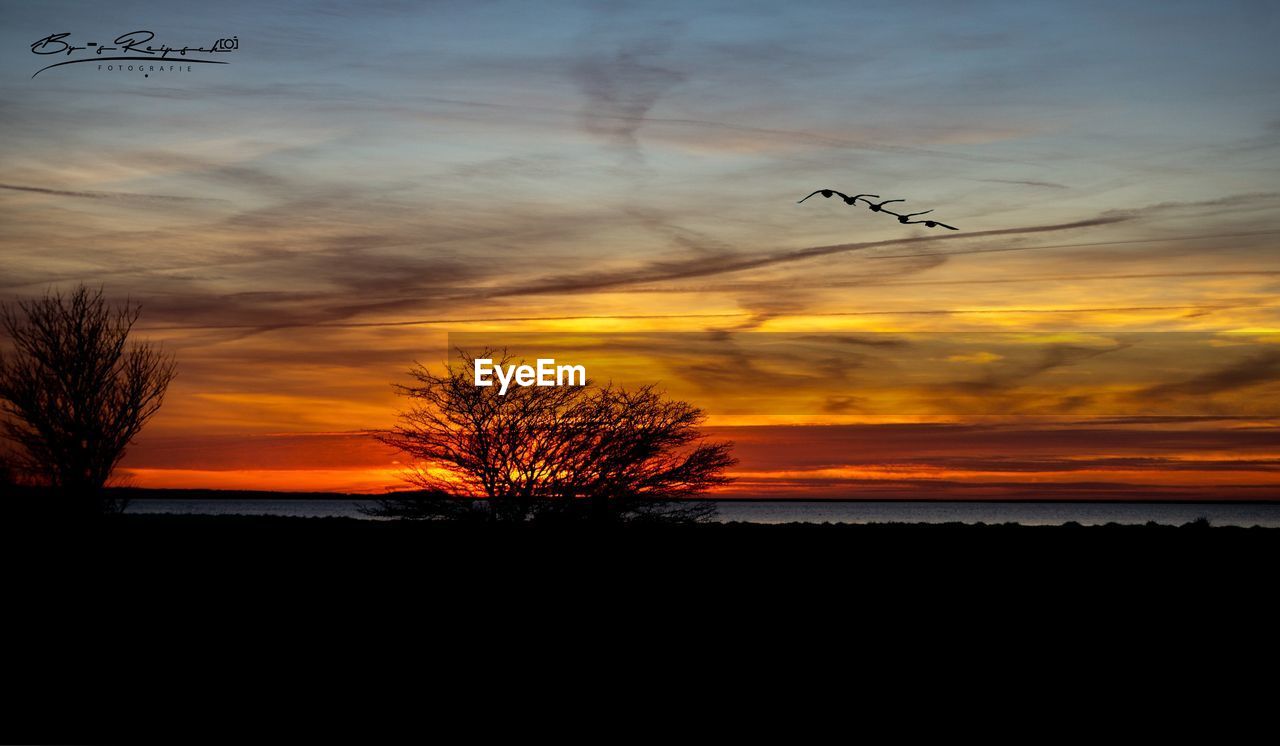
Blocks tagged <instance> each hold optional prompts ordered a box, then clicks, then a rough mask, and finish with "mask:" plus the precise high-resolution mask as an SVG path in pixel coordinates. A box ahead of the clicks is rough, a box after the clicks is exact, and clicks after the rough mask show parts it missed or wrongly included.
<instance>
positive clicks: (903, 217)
mask: <svg viewBox="0 0 1280 746" xmlns="http://www.w3.org/2000/svg"><path fill="white" fill-rule="evenodd" d="M885 212H889V211H888V210H885ZM931 212H933V210H925V211H924V212H909V213H907V214H906V215H898V213H896V212H894V213H890V214H891V215H898V222H899V223H904V224H905V223H910V222H912V221H910V220H907V218H914V217H915V216H917V215H927V214H929V213H931ZM915 222H917V223H919V222H921V221H919V220H917V221H915Z"/></svg>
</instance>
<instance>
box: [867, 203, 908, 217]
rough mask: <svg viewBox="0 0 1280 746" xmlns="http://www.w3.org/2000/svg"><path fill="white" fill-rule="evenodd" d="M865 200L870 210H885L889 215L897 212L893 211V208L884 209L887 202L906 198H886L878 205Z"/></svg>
mask: <svg viewBox="0 0 1280 746" xmlns="http://www.w3.org/2000/svg"><path fill="white" fill-rule="evenodd" d="M866 202H867V207H870V208H871V211H872V212H887V213H889V214H890V215H897V214H898V213H896V212H894V211H893V210H886V209H884V206H885V205H887V204H889V203H890V202H906V200H905V199H887V200H885V201H884V202H881V203H880V204H878V205H877V204H873V203H872V202H871V201H870V200H866Z"/></svg>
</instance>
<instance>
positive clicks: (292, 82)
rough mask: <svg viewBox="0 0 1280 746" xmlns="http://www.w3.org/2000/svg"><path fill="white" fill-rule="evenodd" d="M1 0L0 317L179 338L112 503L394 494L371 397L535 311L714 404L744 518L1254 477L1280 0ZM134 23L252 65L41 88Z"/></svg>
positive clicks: (1259, 479)
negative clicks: (65, 309) (119, 308)
mask: <svg viewBox="0 0 1280 746" xmlns="http://www.w3.org/2000/svg"><path fill="white" fill-rule="evenodd" d="M2 7H3V17H4V19H5V23H4V24H3V26H2V27H0V98H2V99H3V100H2V101H0V164H2V165H0V259H2V261H0V267H3V271H2V272H0V300H4V301H12V300H15V299H18V298H22V297H30V296H33V295H39V294H41V293H43V292H45V290H47V289H49V288H65V287H70V286H72V285H74V284H76V283H78V282H87V283H90V284H93V285H99V284H101V285H102V286H103V287H104V288H105V290H106V292H107V293H108V295H110V296H111V297H112V298H117V299H123V298H125V297H126V296H128V297H131V298H133V299H135V300H137V301H140V302H141V303H142V306H143V316H142V319H141V321H140V322H139V325H138V327H137V328H138V332H137V333H138V334H139V336H144V337H146V338H149V339H152V340H156V341H160V342H162V343H163V345H164V347H165V348H166V349H167V350H169V351H172V352H173V353H174V354H175V355H176V356H177V359H178V365H179V374H178V378H177V379H176V380H175V382H174V383H173V385H172V386H171V387H170V390H169V393H168V396H167V399H166V403H165V406H164V408H163V409H162V410H161V412H160V414H159V415H158V416H157V417H156V418H155V419H154V420H153V421H152V423H151V424H150V425H149V426H148V428H147V429H146V430H145V431H144V432H143V434H142V436H141V437H140V439H139V441H138V443H137V444H136V445H135V446H134V447H133V448H132V449H131V451H130V454H129V456H128V457H127V458H126V460H125V462H124V466H125V469H123V470H122V473H121V478H122V480H123V481H124V482H127V483H132V484H137V485H140V486H166V487H168V486H182V487H219V488H246V489H300V490H312V489H322V490H344V491H380V490H382V489H384V488H386V487H389V486H394V485H397V484H398V480H397V476H396V475H397V472H398V469H399V468H400V466H401V465H400V464H398V463H397V461H396V456H395V455H394V454H391V453H388V452H387V451H386V450H385V449H384V448H383V447H382V446H379V445H377V444H376V443H373V442H372V441H370V440H369V438H368V437H367V436H365V435H364V434H362V431H364V430H367V429H371V428H385V427H388V426H390V425H391V424H392V423H393V422H394V419H395V415H396V412H397V410H398V409H399V408H400V407H401V406H402V402H401V401H398V400H397V397H396V396H395V394H394V392H393V390H392V388H391V384H392V383H393V382H405V381H406V371H407V369H408V368H409V367H410V366H411V365H412V364H413V363H414V361H420V362H422V363H424V364H433V365H435V364H439V363H441V362H442V361H443V360H444V359H445V358H446V355H447V352H446V351H447V348H448V343H449V336H448V335H450V334H454V335H459V334H467V333H481V334H482V335H491V336H492V338H494V339H499V340H501V339H503V338H504V335H507V334H514V333H517V332H519V333H527V332H541V333H543V334H552V335H561V337H562V338H570V337H572V336H573V335H588V334H589V335H590V339H591V340H594V341H593V342H592V344H593V345H595V348H594V349H595V350H596V353H594V354H596V355H597V359H598V360H599V362H598V363H597V364H596V366H595V367H592V368H591V369H590V372H591V374H592V376H593V378H597V379H611V378H612V379H615V380H627V381H634V382H641V381H643V380H644V379H645V378H646V376H648V378H649V379H651V380H654V381H659V382H661V383H663V384H664V385H667V386H668V387H669V389H670V390H671V391H672V392H673V394H679V395H680V396H681V398H685V399H688V400H690V401H692V402H693V403H694V404H697V405H699V406H701V407H703V408H704V409H706V410H707V411H708V412H709V413H710V414H711V420H710V425H711V432H712V434H713V435H714V436H716V437H723V438H728V439H732V440H734V441H735V442H736V443H737V444H738V445H737V448H736V451H735V453H736V455H737V456H738V457H739V458H740V459H741V463H740V464H739V466H738V467H737V469H736V471H735V476H737V477H738V481H737V482H736V483H735V484H734V485H733V486H732V487H730V488H728V490H727V491H726V494H728V495H732V496H740V497H798V498H803V497H809V498H831V497H875V498H881V497H884V498H890V497H915V498H935V499H950V498H1015V497H1052V498H1062V499H1070V498H1107V499H1186V498H1229V499H1277V498H1280V427H1278V426H1280V418H1278V417H1280V411H1277V409H1278V408H1280V404H1278V403H1277V402H1280V346H1277V343H1280V337H1276V336H1275V332H1276V331H1280V301H1277V294H1278V291H1280V261H1277V259H1280V98H1278V97H1277V91H1280V55H1278V54H1277V52H1276V41H1275V40H1276V39H1277V38H1280V6H1277V5H1276V4H1275V3H1269V2H1208V1H1207V0H1205V1H1201V2H1134V3H1106V2H1061V3H1058V2H1033V1H1028V2H1017V3H1015V2H989V3H984V2H965V3H957V2H941V1H939V2H911V1H909V0H907V1H902V2H893V3H869V2H848V1H847V0H846V1H844V2H838V3H837V2H805V3H779V2H771V3H751V2H742V1H735V2H732V3H729V2H725V3H715V2H700V1H697V0H685V1H684V2H672V3H660V2H653V3H643V4H641V3H618V2H602V3H589V2H580V3H561V2H555V3H552V2H547V3H517V2H480V1H475V0H472V1H470V2H457V3H454V2H432V3H417V2H390V1H388V2H364V3H354V2H352V3H341V2H293V3H284V2H281V3H263V2H253V3H248V2H243V3H242V2H226V3H216V4H210V3H194V2H173V1H171V2H165V3H158V4H156V3H145V4H144V3H130V2H112V3H68V2H41V3H20V2H13V1H10V0H4V2H3V3H2ZM139 29H148V30H151V31H154V32H155V33H156V37H157V40H163V41H165V42H167V43H169V44H170V45H171V46H181V45H184V44H187V45H190V46H193V47H194V46H199V45H202V44H204V45H207V44H209V43H212V42H213V41H214V40H216V39H219V38H224V37H233V36H234V37H236V38H238V40H239V43H240V49H239V50H237V51H235V52H234V53H230V54H227V55H224V56H223V57H222V59H226V60H227V61H229V63H230V64H226V65H195V66H194V69H193V70H192V71H191V72H165V73H157V74H152V75H151V76H150V77H148V78H142V76H141V75H140V74H138V73H136V72H132V73H131V72H124V71H112V72H109V71H106V70H98V69H96V67H97V66H96V64H90V63H86V64H73V65H66V66H63V67H59V68H54V69H50V70H46V71H44V72H42V73H40V74H39V75H38V76H36V77H34V78H32V74H33V73H35V72H36V71H37V70H38V69H39V68H41V67H43V66H44V65H45V64H48V63H49V60H48V58H45V57H42V56H38V55H35V54H33V53H32V51H31V46H32V44H33V43H34V42H37V41H38V40H40V39H42V38H44V37H47V36H48V35H50V34H53V33H62V32H70V33H71V38H73V39H75V40H76V41H78V42H81V43H82V42H84V41H100V42H107V41H110V40H111V39H113V38H115V37H116V36H118V35H119V34H123V33H126V32H129V31H135V30H139ZM821 187H831V188H835V189H840V190H842V191H845V192H847V193H849V194H854V193H860V192H869V193H875V194H879V195H881V196H882V197H883V198H885V199H889V198H907V199H908V200H909V201H908V202H907V203H905V205H900V206H902V207H905V208H910V209H911V210H912V211H916V210H927V209H930V208H932V209H934V210H935V212H934V213H931V214H930V217H936V218H937V219H938V220H941V221H944V222H948V223H951V224H953V225H956V226H958V227H959V228H961V230H960V231H958V232H950V231H945V230H942V229H928V228H925V227H923V226H919V225H900V224H898V223H897V222H896V221H895V220H893V219H892V218H889V217H887V216H884V215H876V214H873V213H871V212H870V211H868V210H866V209H865V208H862V207H858V208H856V209H854V208H850V207H846V206H845V205H843V204H842V203H840V202H838V201H832V200H823V199H821V198H820V197H818V198H814V199H810V200H808V201H807V202H805V203H804V204H800V205H797V204H796V201H797V200H798V199H800V198H801V197H803V196H804V195H806V194H808V193H809V192H811V191H813V190H814V189H817V188H821ZM704 332H711V333H712V334H711V335H710V336H709V337H708V335H705V334H692V333H704ZM780 332H785V333H787V334H786V335H782V336H775V335H767V334H766V333H780ZM684 333H690V334H686V335H684V336H682V334H684ZM615 334H616V335H619V336H609V335H615ZM637 335H639V336H638V337H637ZM824 335H825V336H824ZM784 337H785V338H787V339H797V338H798V339H802V340H809V341H810V342H813V341H814V340H817V341H816V342H814V344H817V345H818V347H819V348H820V349H818V350H817V351H815V352H813V355H814V356H813V357H812V358H804V357H801V356H798V355H792V354H782V355H770V354H769V353H768V352H767V351H764V352H762V351H761V348H760V340H776V339H781V338H784ZM637 338H647V339H658V340H659V341H658V342H657V343H655V346H646V345H638V344H636V343H634V340H635V339H637ZM707 339H710V342H707ZM601 340H603V341H601ZM688 340H698V343H697V344H694V343H692V342H689V343H687V344H686V342H687V341H688ZM624 342H626V344H624ZM659 349H660V350H662V351H663V352H662V353H661V354H659V352H658V351H657V350H659ZM672 349H678V350H679V351H680V354H679V355H678V356H677V357H678V358H679V359H678V360H676V361H675V362H673V358H672V357H671V354H670V351H671V350H672ZM806 349H808V348H806ZM832 350H844V352H839V353H837V352H833V351H832ZM792 352H794V351H792ZM804 354H808V353H807V352H806V353H804ZM637 360H640V362H639V363H637V362H636V361H637ZM846 364H847V366H846ZM611 366H614V367H611ZM850 371H854V372H850ZM650 372H652V375H649V373H650ZM744 402H745V403H744Z"/></svg>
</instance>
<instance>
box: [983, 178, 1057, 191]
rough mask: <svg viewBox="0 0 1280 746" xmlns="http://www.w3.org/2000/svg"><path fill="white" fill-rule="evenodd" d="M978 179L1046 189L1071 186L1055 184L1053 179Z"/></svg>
mask: <svg viewBox="0 0 1280 746" xmlns="http://www.w3.org/2000/svg"><path fill="white" fill-rule="evenodd" d="M976 181H987V182H991V183H993V184H1017V185H1020V186H1033V187H1044V188H1046V189H1069V188H1070V187H1067V186H1064V185H1062V184H1055V183H1053V182H1052V181H1030V180H1024V179H976Z"/></svg>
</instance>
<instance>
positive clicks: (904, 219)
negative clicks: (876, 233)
mask: <svg viewBox="0 0 1280 746" xmlns="http://www.w3.org/2000/svg"><path fill="white" fill-rule="evenodd" d="M814 194H821V195H822V196H823V197H826V198H827V199H830V198H831V197H832V195H835V196H837V197H839V198H840V199H842V200H844V203H845V204H846V205H850V206H852V205H856V204H858V200H862V201H863V202H866V203H867V207H869V208H871V211H872V212H884V213H888V214H890V215H892V216H894V217H895V218H897V219H898V222H899V223H902V224H903V225H916V224H922V225H924V227H926V228H946V229H948V230H953V231H958V230H960V229H959V228H957V227H955V226H954V225H947V224H946V223H939V222H938V221H936V220H910V218H914V217H916V216H917V215H927V214H928V213H931V212H933V210H925V211H924V212H908V213H898V212H894V211H893V210H887V209H885V205H887V204H890V203H893V202H906V200H905V199H887V200H885V201H883V202H872V201H871V200H869V199H867V197H875V198H876V199H880V195H878V194H855V195H853V196H852V197H850V196H849V195H847V194H844V193H842V192H837V191H836V190H834V189H819V190H817V191H816V192H814V193H813V194H810V195H809V197H812V196H813V195H814ZM809 197H805V198H804V199H809ZM804 199H802V200H800V202H804ZM800 202H797V203H796V204H797V205H798V204H800Z"/></svg>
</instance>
